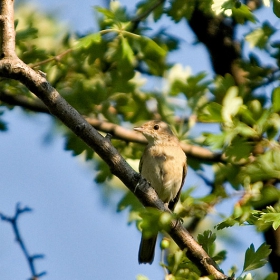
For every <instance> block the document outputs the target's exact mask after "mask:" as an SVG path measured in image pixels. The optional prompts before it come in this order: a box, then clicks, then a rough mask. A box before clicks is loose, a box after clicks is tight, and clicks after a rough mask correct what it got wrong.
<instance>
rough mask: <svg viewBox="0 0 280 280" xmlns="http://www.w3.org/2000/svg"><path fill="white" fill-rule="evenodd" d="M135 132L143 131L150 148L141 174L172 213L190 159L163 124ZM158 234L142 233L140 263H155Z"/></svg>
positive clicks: (149, 125) (147, 125) (155, 122)
mask: <svg viewBox="0 0 280 280" xmlns="http://www.w3.org/2000/svg"><path fill="white" fill-rule="evenodd" d="M134 130H136V131H139V132H142V133H143V135H144V136H145V137H146V138H147V140H148V145H147V146H146V148H145V151H144V153H143V155H142V158H141V160H140V165H139V171H140V173H141V174H142V175H143V177H144V178H145V179H147V180H148V181H149V182H150V183H151V186H152V187H153V188H154V189H155V191H156V192H157V194H158V196H159V198H160V199H161V200H162V201H163V202H164V203H166V204H168V207H169V209H170V210H171V211H173V210H174V207H175V205H176V203H177V202H178V200H179V197H180V192H181V188H182V186H183V184H184V180H185V176H186V173H187V160H186V159H187V158H186V155H185V153H184V152H183V150H182V148H181V147H180V144H179V140H178V139H177V137H176V136H174V134H173V133H172V131H171V129H170V128H169V126H168V125H167V124H166V123H165V122H162V121H149V122H147V123H145V124H143V125H142V126H141V127H135V128H134ZM156 240H157V235H156V236H153V237H151V238H144V236H143V234H142V238H141V243H140V248H139V255H138V261H139V263H140V264H141V263H150V264H151V263H152V262H153V260H154V254H155V245H156Z"/></svg>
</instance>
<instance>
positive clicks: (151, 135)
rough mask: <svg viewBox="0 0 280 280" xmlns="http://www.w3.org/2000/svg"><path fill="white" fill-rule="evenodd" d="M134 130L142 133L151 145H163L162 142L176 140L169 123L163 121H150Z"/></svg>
mask: <svg viewBox="0 0 280 280" xmlns="http://www.w3.org/2000/svg"><path fill="white" fill-rule="evenodd" d="M134 130H136V131H139V132H141V133H142V134H143V135H144V136H145V137H146V139H147V140H148V142H149V144H161V143H162V142H167V141H170V140H171V139H174V138H175V139H176V137H175V136H174V135H173V133H172V131H171V129H170V127H169V126H168V124H167V123H165V122H162V121H149V122H146V123H144V124H143V125H142V126H140V127H135V128H134Z"/></svg>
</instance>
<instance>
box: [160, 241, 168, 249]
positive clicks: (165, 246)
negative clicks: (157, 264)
mask: <svg viewBox="0 0 280 280" xmlns="http://www.w3.org/2000/svg"><path fill="white" fill-rule="evenodd" d="M169 246H170V242H169V240H168V239H166V238H163V239H162V241H161V243H160V248H161V250H164V249H167V248H168V247H169Z"/></svg>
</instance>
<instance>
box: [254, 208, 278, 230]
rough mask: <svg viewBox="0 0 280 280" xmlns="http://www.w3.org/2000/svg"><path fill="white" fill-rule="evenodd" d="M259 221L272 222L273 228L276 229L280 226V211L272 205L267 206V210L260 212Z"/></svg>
mask: <svg viewBox="0 0 280 280" xmlns="http://www.w3.org/2000/svg"><path fill="white" fill-rule="evenodd" d="M258 220H259V221H261V222H263V223H267V224H271V225H272V227H273V229H274V230H276V229H277V228H278V227H279V226H280V212H279V211H277V210H276V209H274V208H273V207H272V206H267V207H266V210H265V211H263V212H261V213H260V218H259V219H258Z"/></svg>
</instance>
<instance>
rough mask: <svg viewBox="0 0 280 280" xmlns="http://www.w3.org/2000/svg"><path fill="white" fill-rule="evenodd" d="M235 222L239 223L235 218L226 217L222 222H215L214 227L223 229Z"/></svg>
mask: <svg viewBox="0 0 280 280" xmlns="http://www.w3.org/2000/svg"><path fill="white" fill-rule="evenodd" d="M236 224H239V222H238V221H237V220H235V219H233V218H228V219H226V220H224V221H223V222H221V223H219V224H217V225H216V226H215V228H216V229H217V230H221V229H224V228H228V227H232V226H234V225H236Z"/></svg>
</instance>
